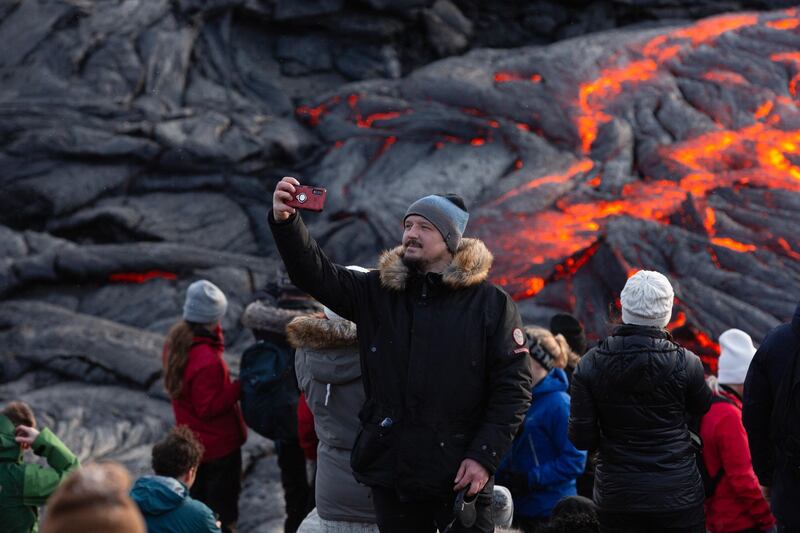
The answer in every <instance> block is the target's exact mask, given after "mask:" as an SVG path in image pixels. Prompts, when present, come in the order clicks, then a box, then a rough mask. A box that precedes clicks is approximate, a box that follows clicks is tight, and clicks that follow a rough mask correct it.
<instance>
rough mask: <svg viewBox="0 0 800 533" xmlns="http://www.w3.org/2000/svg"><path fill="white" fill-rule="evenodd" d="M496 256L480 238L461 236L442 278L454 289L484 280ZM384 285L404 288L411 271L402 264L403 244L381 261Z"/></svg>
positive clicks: (381, 274)
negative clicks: (462, 237)
mask: <svg viewBox="0 0 800 533" xmlns="http://www.w3.org/2000/svg"><path fill="white" fill-rule="evenodd" d="M493 260H494V257H493V256H492V253H491V252H490V251H489V249H488V248H486V245H485V244H483V242H482V241H479V240H478V239H469V238H464V239H461V244H459V246H458V250H456V253H455V255H454V256H453V261H452V262H451V263H450V265H448V267H447V268H445V269H444V271H443V272H442V282H443V283H444V284H445V285H446V286H448V287H449V288H451V289H464V288H467V287H472V286H475V285H478V284H480V283H482V282H483V281H484V280H486V278H487V277H489V269H490V268H491V267H492V261H493ZM378 270H379V271H380V276H381V285H382V286H383V287H385V288H387V289H390V290H394V291H403V290H405V288H406V284H407V283H408V278H409V274H410V271H409V269H408V267H407V266H406V265H405V264H403V247H402V246H397V247H395V248H393V249H391V250H387V251H385V252H384V253H383V254H382V255H381V258H380V261H379V262H378Z"/></svg>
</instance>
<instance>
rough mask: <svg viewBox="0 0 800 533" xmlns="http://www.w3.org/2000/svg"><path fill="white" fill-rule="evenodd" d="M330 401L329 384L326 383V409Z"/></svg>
mask: <svg viewBox="0 0 800 533" xmlns="http://www.w3.org/2000/svg"><path fill="white" fill-rule="evenodd" d="M330 399H331V384H330V383H328V387H327V389H326V392H325V407H328V400H330Z"/></svg>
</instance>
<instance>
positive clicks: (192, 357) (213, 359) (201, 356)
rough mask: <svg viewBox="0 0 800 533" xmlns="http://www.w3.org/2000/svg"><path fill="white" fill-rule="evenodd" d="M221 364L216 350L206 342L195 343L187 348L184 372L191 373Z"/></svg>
mask: <svg viewBox="0 0 800 533" xmlns="http://www.w3.org/2000/svg"><path fill="white" fill-rule="evenodd" d="M222 364H223V362H222V359H221V358H220V357H219V356H218V355H217V352H216V351H215V350H214V349H213V348H212V347H211V346H208V345H207V344H202V343H200V344H195V345H194V346H192V347H191V348H190V349H189V360H188V361H187V363H186V371H185V372H186V374H187V375H192V374H196V373H197V372H200V371H201V370H205V369H207V368H212V367H216V366H221V365H222Z"/></svg>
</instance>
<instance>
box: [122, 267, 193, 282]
mask: <svg viewBox="0 0 800 533" xmlns="http://www.w3.org/2000/svg"><path fill="white" fill-rule="evenodd" d="M177 278H178V276H177V275H176V274H174V273H172V272H165V271H163V270H149V271H147V272H117V273H114V274H110V275H109V276H108V280H109V281H111V282H115V283H146V282H148V281H150V280H151V279H167V280H174V279H177Z"/></svg>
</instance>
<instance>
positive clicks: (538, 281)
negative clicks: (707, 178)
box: [513, 277, 544, 300]
mask: <svg viewBox="0 0 800 533" xmlns="http://www.w3.org/2000/svg"><path fill="white" fill-rule="evenodd" d="M543 288H544V280H543V279H542V278H536V277H533V278H528V279H527V280H525V288H524V290H523V291H522V292H521V293H519V294H515V295H514V296H513V298H514V299H515V300H518V299H521V298H530V297H532V296H536V294H537V293H538V292H539V291H541V290H542V289H543Z"/></svg>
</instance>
